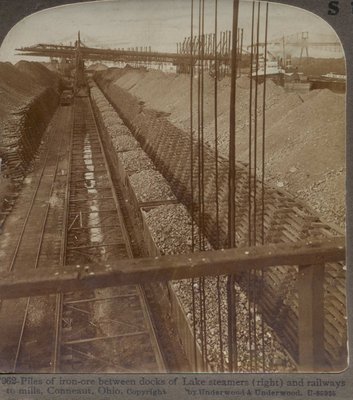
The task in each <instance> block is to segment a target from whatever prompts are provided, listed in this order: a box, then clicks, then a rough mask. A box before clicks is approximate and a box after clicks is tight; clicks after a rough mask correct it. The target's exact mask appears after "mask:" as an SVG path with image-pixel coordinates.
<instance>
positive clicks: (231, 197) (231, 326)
mask: <svg viewBox="0 0 353 400" xmlns="http://www.w3.org/2000/svg"><path fill="white" fill-rule="evenodd" d="M238 14H239V0H233V24H232V36H233V37H232V58H231V93H230V114H229V115H230V118H229V176H228V190H229V193H228V245H229V247H235V246H236V238H235V178H236V176H235V155H236V143H235V128H236V118H235V117H236V115H235V114H236V113H235V107H236V80H237V53H236V52H237V49H236V45H237V34H238ZM227 295H228V296H227V300H228V351H229V370H230V371H234V369H235V370H237V368H238V360H237V358H238V354H237V331H236V329H237V326H236V312H235V293H234V276H233V275H230V276H228V282H227Z"/></svg>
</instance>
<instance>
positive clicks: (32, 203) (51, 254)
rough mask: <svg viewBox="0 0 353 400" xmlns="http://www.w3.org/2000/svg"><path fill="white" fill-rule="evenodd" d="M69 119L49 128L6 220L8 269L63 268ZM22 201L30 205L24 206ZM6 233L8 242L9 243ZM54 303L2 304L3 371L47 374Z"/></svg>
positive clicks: (60, 116) (63, 112) (61, 115)
mask: <svg viewBox="0 0 353 400" xmlns="http://www.w3.org/2000/svg"><path fill="white" fill-rule="evenodd" d="M70 118H71V109H70V108H67V109H58V111H57V113H56V114H55V116H54V118H53V120H52V123H51V125H50V126H49V127H48V137H47V144H46V145H45V146H44V147H43V149H42V152H41V154H40V157H39V160H38V161H37V163H36V172H35V173H33V174H32V175H30V177H29V180H31V182H30V183H29V185H28V187H27V188H25V189H24V190H23V192H22V193H21V195H20V196H19V199H18V202H17V203H16V205H15V207H14V210H13V214H12V215H11V216H10V217H9V219H8V220H7V221H6V226H5V228H6V230H5V233H4V236H3V237H2V238H1V239H2V240H1V247H2V248H5V249H6V250H5V251H6V255H5V256H2V265H4V266H6V267H5V268H6V269H7V270H8V271H12V270H16V271H21V270H27V269H37V268H46V267H47V266H48V263H50V264H51V265H54V266H55V265H56V266H59V257H58V255H59V253H60V246H61V241H60V237H61V235H62V212H63V191H62V187H63V184H64V183H65V179H66V178H65V171H66V169H67V157H66V152H67V150H68V147H69V140H68V139H69V135H67V134H65V132H66V128H67V126H66V123H65V122H64V123H63V122H62V121H69V120H70ZM26 189H27V190H26ZM23 202H25V203H26V204H28V207H23ZM7 235H9V238H10V240H9V242H10V243H9V244H7V243H6V240H7ZM3 246H4V247H3ZM54 304H55V303H54V302H53V296H50V297H40V298H21V299H18V300H16V301H3V302H2V304H1V312H0V321H1V327H2V329H1V336H2V343H3V348H2V349H1V350H2V351H1V354H2V357H1V358H2V359H1V366H0V368H1V369H3V370H4V371H12V372H17V371H18V370H19V369H20V370H21V371H24V372H28V371H30V370H31V364H32V363H33V362H34V360H35V362H36V368H37V369H38V370H39V371H41V372H42V371H43V372H44V371H48V367H49V366H50V363H51V360H50V355H51V342H52V333H53V328H54V326H53V324H50V322H49V323H47V326H46V329H45V331H43V330H42V329H41V325H42V323H43V321H44V319H45V315H44V314H45V313H47V312H50V310H51V309H52V307H53V305H54ZM44 310H45V311H44ZM9 320H11V322H10V323H9ZM39 355H40V356H39Z"/></svg>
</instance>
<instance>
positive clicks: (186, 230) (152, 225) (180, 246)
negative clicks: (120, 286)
mask: <svg viewBox="0 0 353 400" xmlns="http://www.w3.org/2000/svg"><path fill="white" fill-rule="evenodd" d="M91 98H92V99H93V101H94V103H95V105H96V107H97V109H98V111H99V113H100V115H101V120H102V123H103V124H104V127H105V129H106V132H107V133H108V134H109V135H110V137H111V139H112V142H113V143H114V145H115V147H116V150H117V152H118V157H119V158H120V160H121V161H122V163H123V165H124V167H125V169H126V171H127V173H128V175H129V180H130V184H131V186H132V187H133V190H134V192H135V195H136V197H137V199H138V200H139V201H140V202H141V205H142V206H143V202H148V201H153V200H159V201H161V200H165V201H166V202H168V200H171V199H173V200H175V196H174V195H173V193H172V191H171V189H170V187H169V184H168V182H167V181H166V180H165V179H164V177H163V176H162V175H161V174H159V172H157V171H156V168H155V166H154V164H153V162H152V160H151V159H150V158H149V157H148V156H147V155H146V154H145V153H144V152H143V150H142V149H141V147H140V146H139V144H138V142H137V141H136V140H135V139H134V137H133V135H132V134H131V133H130V131H128V130H127V128H126V127H125V126H124V125H123V121H122V120H121V119H120V117H119V116H118V114H117V112H116V111H115V110H114V108H113V107H112V106H111V105H110V103H109V102H108V100H107V99H106V98H105V96H104V95H103V94H102V92H101V91H100V90H99V89H98V88H97V87H96V86H95V85H94V84H93V83H91ZM121 138H129V143H133V142H134V141H135V144H134V145H133V146H131V147H130V148H127V147H123V148H124V150H123V149H122V147H121V145H120V143H121V141H119V139H121ZM142 213H143V218H144V219H145V222H146V225H147V226H148V228H149V231H150V234H151V235H152V238H153V240H154V242H155V244H156V246H157V248H158V251H159V253H160V254H182V253H188V252H190V251H191V250H192V243H193V242H194V244H196V246H197V243H198V241H199V232H198V228H197V226H195V227H194V228H195V229H194V238H193V240H192V237H191V224H192V222H191V217H190V215H189V213H188V211H187V209H186V207H185V206H184V205H182V204H165V205H159V206H156V207H146V208H144V209H143V211H142ZM205 249H206V250H210V249H211V245H210V244H209V243H208V241H207V240H205ZM192 285H194V287H192ZM172 287H173V290H174V291H175V292H176V295H177V297H178V298H179V300H180V302H181V304H182V306H183V308H184V312H185V314H186V316H187V318H188V320H189V323H190V325H191V326H193V324H194V323H195V327H196V334H197V342H198V345H200V344H201V335H200V332H201V331H200V324H199V322H200V313H199V309H200V307H199V306H198V304H197V301H198V300H196V308H195V310H196V312H195V313H194V314H193V312H192V309H193V296H192V292H193V290H194V292H195V291H196V292H197V291H199V289H200V287H199V283H198V280H197V282H196V281H195V282H192V281H191V280H182V281H174V282H172ZM205 291H206V293H207V304H206V308H207V347H208V356H207V358H208V360H209V362H210V365H211V368H212V369H213V370H215V371H216V370H220V368H221V357H220V348H221V346H220V331H219V326H220V325H219V322H220V320H219V310H221V325H222V332H223V334H222V339H221V340H222V344H223V353H224V357H223V358H224V360H223V361H224V363H225V364H227V363H228V360H227V358H226V354H227V351H226V349H227V312H226V310H227V293H226V280H225V278H224V277H221V278H220V279H219V281H218V280H217V278H207V279H205ZM236 292H237V301H238V302H237V329H238V332H239V338H238V340H239V344H238V346H239V354H241V356H240V358H239V360H238V368H239V370H240V371H248V370H250V368H251V366H250V364H249V363H250V356H249V354H250V352H252V354H253V358H254V357H255V355H254V354H255V348H254V347H253V346H254V345H253V344H252V345H251V344H250V345H249V342H248V336H247V334H248V329H249V314H248V307H249V303H248V299H247V297H246V294H245V292H244V291H243V290H242V289H241V288H240V287H239V286H236ZM196 297H197V296H196ZM254 318H256V320H257V322H259V321H260V319H261V317H260V315H259V314H258V313H257V312H256V310H254ZM263 333H264V335H263V336H262V334H261V332H260V331H259V329H258V330H257V333H256V335H257V338H256V341H257V342H258V343H263V344H264V350H265V360H266V361H265V362H266V366H265V368H266V370H267V371H277V370H281V371H292V370H294V369H295V367H294V364H293V363H292V362H291V360H290V358H289V357H288V355H287V354H286V353H285V351H284V350H283V348H282V346H281V345H280V343H279V342H278V340H277V339H276V337H275V335H274V333H273V331H272V329H271V328H269V327H268V326H267V325H266V324H264V332H263ZM262 339H263V342H262ZM261 349H262V347H261ZM261 351H262V350H259V349H257V351H256V354H257V355H256V356H257V357H259V358H261V357H262V353H261Z"/></svg>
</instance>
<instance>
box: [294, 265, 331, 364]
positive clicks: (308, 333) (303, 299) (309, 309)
mask: <svg viewBox="0 0 353 400" xmlns="http://www.w3.org/2000/svg"><path fill="white" fill-rule="evenodd" d="M298 272H299V273H298V298H299V310H298V338H299V369H300V371H301V372H313V371H322V370H323V369H324V368H325V347H324V320H325V312H324V278H325V265H324V264H321V265H304V266H300V267H299V271H298Z"/></svg>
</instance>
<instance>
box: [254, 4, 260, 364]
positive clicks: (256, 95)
mask: <svg viewBox="0 0 353 400" xmlns="http://www.w3.org/2000/svg"><path fill="white" fill-rule="evenodd" d="M260 17H261V3H260V2H258V4H257V32H256V33H257V35H256V81H255V110H254V114H255V115H254V216H253V217H254V246H256V245H257V226H256V225H257V198H256V196H257V187H256V185H257V139H258V135H257V133H258V132H257V128H258V118H257V112H258V88H259V46H260ZM254 275H255V279H254V283H253V291H254V298H253V328H254V354H255V357H254V359H255V371H257V360H258V355H257V321H256V311H257V310H256V303H255V296H256V281H257V279H256V275H257V272H256V270H255V271H254Z"/></svg>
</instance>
